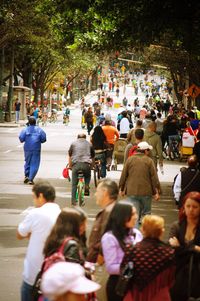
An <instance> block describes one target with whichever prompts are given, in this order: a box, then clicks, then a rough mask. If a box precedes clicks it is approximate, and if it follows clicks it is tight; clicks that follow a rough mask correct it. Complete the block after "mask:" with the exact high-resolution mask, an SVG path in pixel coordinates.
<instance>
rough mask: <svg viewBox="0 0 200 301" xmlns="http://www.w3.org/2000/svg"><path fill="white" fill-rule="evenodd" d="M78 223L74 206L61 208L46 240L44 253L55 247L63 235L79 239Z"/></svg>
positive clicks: (79, 220) (78, 216) (79, 221)
mask: <svg viewBox="0 0 200 301" xmlns="http://www.w3.org/2000/svg"><path fill="white" fill-rule="evenodd" d="M80 224H81V219H80V213H79V212H78V211H77V210H75V209H74V208H67V207H65V208H63V209H62V211H61V212H60V214H59V215H58V218H57V220H56V223H55V225H54V226H53V228H52V230H51V233H50V234H49V236H48V238H47V240H46V243H45V246H44V255H47V254H49V252H51V251H52V250H55V249H57V248H58V247H59V246H60V245H61V243H62V241H63V239H64V238H65V237H73V238H75V239H79V238H80Z"/></svg>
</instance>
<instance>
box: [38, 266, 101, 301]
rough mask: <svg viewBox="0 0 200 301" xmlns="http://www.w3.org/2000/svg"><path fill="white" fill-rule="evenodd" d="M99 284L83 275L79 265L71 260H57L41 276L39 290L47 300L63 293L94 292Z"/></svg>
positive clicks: (83, 272)
mask: <svg viewBox="0 0 200 301" xmlns="http://www.w3.org/2000/svg"><path fill="white" fill-rule="evenodd" d="M99 288H100V285H99V284H98V283H96V282H94V281H91V280H89V279H87V278H86V277H85V271H84V269H83V268H82V266H81V265H79V264H77V263H72V262H57V263H55V264H53V265H52V266H51V267H50V268H49V269H48V270H47V271H46V272H45V273H44V275H43V276H42V281H41V290H42V293H43V294H44V296H46V297H47V298H48V299H49V300H55V299H56V298H58V297H59V296H61V295H62V294H64V293H67V292H72V293H75V294H87V293H91V292H95V291H97V290H98V289H99Z"/></svg>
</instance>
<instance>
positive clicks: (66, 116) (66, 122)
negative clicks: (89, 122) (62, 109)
mask: <svg viewBox="0 0 200 301" xmlns="http://www.w3.org/2000/svg"><path fill="white" fill-rule="evenodd" d="M63 124H65V125H68V124H69V115H66V114H64V115H63Z"/></svg>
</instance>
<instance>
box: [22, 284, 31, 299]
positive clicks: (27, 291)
mask: <svg viewBox="0 0 200 301" xmlns="http://www.w3.org/2000/svg"><path fill="white" fill-rule="evenodd" d="M32 290H33V286H32V285H30V284H28V283H26V282H24V281H23V282H22V286H21V301H34V298H33V295H32Z"/></svg>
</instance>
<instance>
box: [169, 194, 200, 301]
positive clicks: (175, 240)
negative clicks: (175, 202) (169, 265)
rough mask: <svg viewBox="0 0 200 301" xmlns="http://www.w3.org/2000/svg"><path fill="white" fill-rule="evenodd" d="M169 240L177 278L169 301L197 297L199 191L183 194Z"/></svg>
mask: <svg viewBox="0 0 200 301" xmlns="http://www.w3.org/2000/svg"><path fill="white" fill-rule="evenodd" d="M169 243H170V245H171V246H172V247H174V248H175V254H176V278H175V284H174V286H173V287H172V289H171V298H172V301H186V300H189V297H193V298H198V297H200V285H199V279H200V193H199V192H195V191H193V192H189V193H188V194H186V196H185V197H184V199H183V206H182V208H181V209H180V212H179V221H178V222H175V223H174V224H173V225H172V227H171V229H170V233H169ZM190 277H191V279H190V280H189V278H190Z"/></svg>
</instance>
